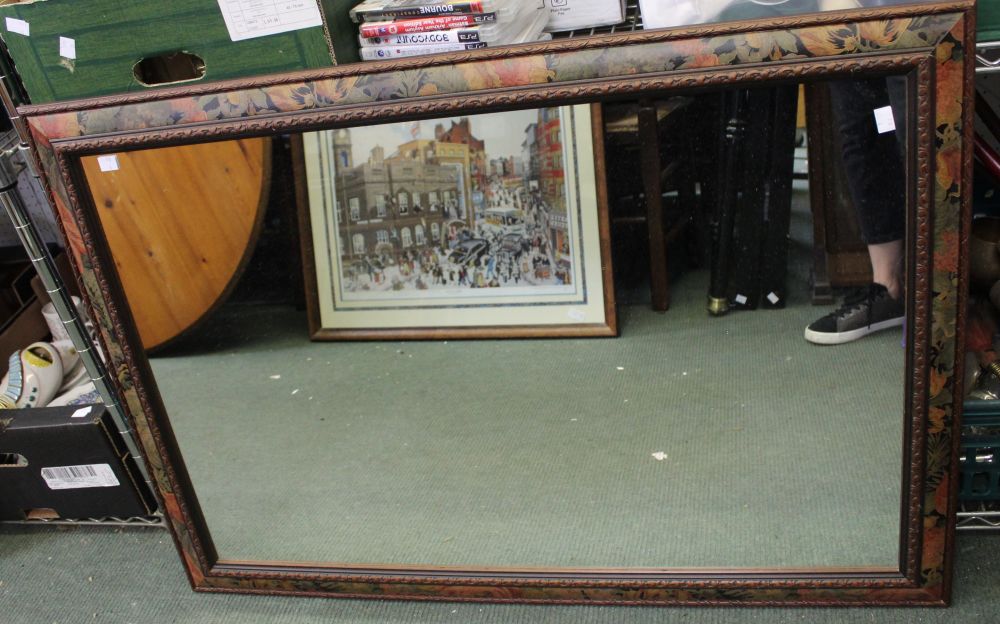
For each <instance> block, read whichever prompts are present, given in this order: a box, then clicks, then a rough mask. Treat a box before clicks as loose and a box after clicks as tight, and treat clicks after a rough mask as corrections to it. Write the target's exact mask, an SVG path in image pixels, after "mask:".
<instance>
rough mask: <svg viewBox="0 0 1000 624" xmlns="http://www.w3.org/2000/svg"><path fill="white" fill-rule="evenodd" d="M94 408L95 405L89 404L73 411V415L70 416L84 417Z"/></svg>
mask: <svg viewBox="0 0 1000 624" xmlns="http://www.w3.org/2000/svg"><path fill="white" fill-rule="evenodd" d="M93 410H94V406H93V405H88V406H87V407H81V408H80V409H78V410H76V411H75V412H73V415H72V416H70V418H83V417H84V416H86V415H87V414H89V413H90V412H92V411H93Z"/></svg>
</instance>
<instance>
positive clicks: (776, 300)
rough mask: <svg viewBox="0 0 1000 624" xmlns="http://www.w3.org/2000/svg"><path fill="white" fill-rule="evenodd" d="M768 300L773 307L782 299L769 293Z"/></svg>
mask: <svg viewBox="0 0 1000 624" xmlns="http://www.w3.org/2000/svg"><path fill="white" fill-rule="evenodd" d="M767 300H768V301H770V302H771V304H772V305H773V304H775V303H778V302H779V301H781V298H780V297H778V295H776V294H774V293H773V292H769V293H767Z"/></svg>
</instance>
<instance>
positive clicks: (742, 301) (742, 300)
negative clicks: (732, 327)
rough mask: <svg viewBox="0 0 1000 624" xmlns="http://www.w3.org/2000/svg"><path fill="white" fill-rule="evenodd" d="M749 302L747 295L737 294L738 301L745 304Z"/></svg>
mask: <svg viewBox="0 0 1000 624" xmlns="http://www.w3.org/2000/svg"><path fill="white" fill-rule="evenodd" d="M746 302H747V298H746V295H736V303H738V304H740V305H743V304H744V303H746Z"/></svg>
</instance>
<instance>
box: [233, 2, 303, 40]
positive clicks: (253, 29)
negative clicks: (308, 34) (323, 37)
mask: <svg viewBox="0 0 1000 624" xmlns="http://www.w3.org/2000/svg"><path fill="white" fill-rule="evenodd" d="M219 8H220V9H222V18H223V19H224V20H226V28H227V29H229V38H230V39H232V40H233V41H243V40H244V39H253V38H254V37H264V36H266V35H277V34H278V33H283V32H290V31H293V30H301V29H303V28H312V27H313V26H322V25H323V18H322V17H321V16H320V14H319V4H318V3H317V2H316V0H277V1H275V2H272V1H270V0H268V1H267V2H263V1H262V0H219Z"/></svg>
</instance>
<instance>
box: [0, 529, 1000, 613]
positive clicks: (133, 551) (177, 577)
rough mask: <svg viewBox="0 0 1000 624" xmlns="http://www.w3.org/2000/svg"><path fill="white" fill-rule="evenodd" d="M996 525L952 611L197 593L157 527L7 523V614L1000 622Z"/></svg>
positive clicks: (967, 538)
mask: <svg viewBox="0 0 1000 624" xmlns="http://www.w3.org/2000/svg"><path fill="white" fill-rule="evenodd" d="M998 604H1000V535H998V534H992V535H983V534H977V535H970V534H965V535H962V536H960V538H959V540H958V550H957V569H956V576H955V596H954V605H953V606H952V607H951V608H950V609H946V610H942V609H903V608H893V609H885V608H880V609H863V608H855V609H830V608H826V609H802V608H790V609H746V608H670V609H663V608H648V607H647V608H633V607H592V606H591V607H588V606H578V607H564V606H530V605H489V604H455V603H416V602H389V601H368V600H333V599H308V598H290V597H267V596H241V595H219V594H197V593H195V592H193V591H191V589H190V586H189V585H188V583H187V579H186V578H185V576H184V572H183V568H182V566H181V562H180V559H179V558H178V556H177V552H176V551H175V550H174V547H173V544H172V543H171V541H170V538H169V536H168V535H167V533H166V532H165V531H162V530H158V529H128V530H112V529H108V528H73V529H69V530H62V529H57V528H55V527H18V526H11V525H6V526H4V525H0V622H2V623H3V624H93V623H100V624H258V623H259V624H331V623H337V624H393V623H404V622H405V623H407V624H421V623H428V624H430V623H439V622H455V623H462V624H464V623H467V622H475V623H482V624H513V623H515V622H542V623H545V624H612V623H614V624H632V623H635V624H639V623H643V624H645V623H652V622H658V623H659V622H671V623H673V622H683V623H686V624H729V623H735V622H739V623H747V622H750V623H760V624H792V623H797V624H802V623H807V624H862V623H865V624H870V623H872V622H877V623H879V624H938V623H946V622H947V623H955V622H963V623H971V622H983V623H986V622H996V621H997V614H998V612H1000V608H998V606H997V605H998Z"/></svg>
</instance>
